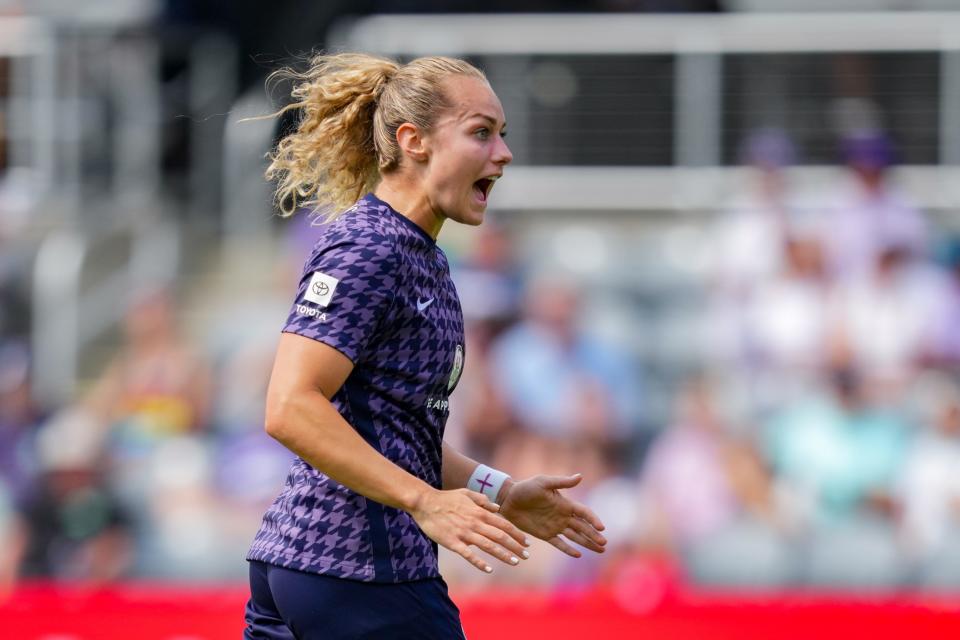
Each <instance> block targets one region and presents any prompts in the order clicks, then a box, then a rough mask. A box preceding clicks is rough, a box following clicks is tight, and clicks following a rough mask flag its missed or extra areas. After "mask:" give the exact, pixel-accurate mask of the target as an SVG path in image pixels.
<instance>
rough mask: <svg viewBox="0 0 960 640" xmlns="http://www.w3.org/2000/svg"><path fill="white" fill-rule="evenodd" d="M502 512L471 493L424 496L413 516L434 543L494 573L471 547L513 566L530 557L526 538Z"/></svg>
mask: <svg viewBox="0 0 960 640" xmlns="http://www.w3.org/2000/svg"><path fill="white" fill-rule="evenodd" d="M499 510H500V508H499V507H498V506H497V505H496V503H493V502H491V501H490V500H489V499H488V498H487V496H485V495H483V494H482V493H477V492H475V491H470V490H468V489H456V490H453V491H436V490H434V491H431V492H429V493H426V494H424V495H423V496H422V497H421V499H420V500H419V502H418V503H417V505H416V507H415V508H414V509H412V510H411V511H410V515H411V516H413V519H414V520H416V522H417V524H418V525H420V529H422V530H423V532H424V533H425V534H427V536H429V537H430V539H431V540H433V541H434V542H436V543H437V544H440V545H443V546H444V547H446V548H447V549H450V550H451V551H453V552H454V553H457V554H459V555H461V556H463V557H464V558H465V559H466V560H467V562H469V563H470V564H472V565H473V566H475V567H476V568H478V569H480V570H481V571H485V572H487V573H490V572H492V571H493V567H491V566H490V565H488V564H487V562H486V560H484V559H483V558H482V557H480V556H479V555H478V554H476V553H475V552H474V551H473V549H471V546H473V547H477V548H478V549H482V550H483V551H485V552H487V553H488V554H490V555H491V556H493V557H494V558H497V559H498V560H501V561H502V562H504V563H506V564H509V565H511V566H513V565H517V564H519V563H520V560H521V559H523V558H526V557H528V556H529V554H528V553H527V551H526V550H525V549H524V547H526V546H527V545H528V543H527V541H526V536H524V535H523V533H522V532H521V531H520V530H519V529H517V528H516V527H515V526H513V525H512V524H511V523H510V522H508V521H506V520H504V519H503V518H501V517H499V516H497V515H496V514H497V512H498V511H499Z"/></svg>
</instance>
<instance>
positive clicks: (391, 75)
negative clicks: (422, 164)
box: [266, 53, 486, 217]
mask: <svg viewBox="0 0 960 640" xmlns="http://www.w3.org/2000/svg"><path fill="white" fill-rule="evenodd" d="M454 75H462V76H469V77H474V78H480V79H482V80H484V81H485V80H486V77H485V76H484V75H483V72H481V71H480V70H479V69H477V68H476V67H474V66H473V65H471V64H470V63H468V62H465V61H463V60H458V59H455V58H446V57H441V56H433V57H427V58H417V59H416V60H413V61H411V62H409V63H407V64H405V65H401V64H399V63H398V62H396V61H395V60H390V59H388V58H380V57H377V56H371V55H367V54H362V53H341V54H336V55H324V54H320V55H317V56H314V57H313V58H312V59H311V60H310V67H309V69H307V70H306V71H304V72H296V71H293V70H292V69H289V68H285V69H281V70H279V71H275V72H274V73H272V74H271V75H270V78H269V79H268V82H271V81H274V80H277V79H291V80H293V81H294V87H293V90H292V92H291V96H292V98H293V101H292V102H291V103H290V104H289V105H287V106H286V107H284V108H283V109H281V110H280V111H277V112H276V113H274V114H273V115H272V116H271V117H277V116H280V115H281V114H283V113H286V112H287V111H290V110H293V109H298V110H299V111H300V117H299V120H298V124H297V128H296V131H294V132H293V133H290V134H288V135H286V136H284V137H283V138H281V140H280V142H279V143H277V146H276V148H275V149H274V150H273V151H272V152H271V153H270V154H269V156H268V157H269V158H270V166H269V167H267V170H266V177H267V179H268V180H276V181H277V187H276V193H275V196H274V198H275V201H276V204H277V206H278V208H279V209H280V215H281V216H284V217H286V216H290V215H292V214H293V212H294V211H296V210H297V209H299V208H301V207H310V208H312V209H313V210H314V211H317V210H319V209H321V208H324V207H330V212H331V213H330V214H329V216H330V217H332V216H333V215H336V212H338V211H341V210H343V209H345V208H347V207H349V206H350V205H352V204H353V203H354V202H355V201H356V200H358V199H359V198H360V197H361V196H363V195H364V194H365V193H367V192H368V191H371V190H372V189H373V188H374V187H375V186H376V184H377V183H378V182H379V181H380V176H381V175H383V174H386V173H390V172H391V171H394V170H396V169H397V167H399V166H400V161H401V158H402V154H401V151H400V146H399V144H398V143H397V129H398V128H399V127H400V125H402V124H403V123H405V122H409V123H411V124H413V125H415V126H416V127H418V128H419V129H421V130H423V131H429V130H430V128H431V127H432V126H433V124H434V122H435V121H436V116H437V114H438V113H439V112H440V111H441V110H443V109H445V108H448V107H449V106H450V101H449V99H448V97H447V96H446V95H445V94H444V91H443V82H444V80H446V79H447V78H448V77H450V76H454Z"/></svg>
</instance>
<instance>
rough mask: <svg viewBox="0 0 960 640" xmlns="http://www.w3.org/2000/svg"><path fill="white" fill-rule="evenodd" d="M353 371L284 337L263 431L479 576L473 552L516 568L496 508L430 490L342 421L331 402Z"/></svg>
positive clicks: (320, 348)
mask: <svg viewBox="0 0 960 640" xmlns="http://www.w3.org/2000/svg"><path fill="white" fill-rule="evenodd" d="M352 370H353V363H352V362H351V361H350V359H349V358H348V357H347V356H345V355H344V354H343V353H341V352H340V351H338V350H337V349H334V348H333V347H331V346H328V345H326V344H324V343H322V342H319V341H316V340H312V339H310V338H307V337H304V336H300V335H296V334H292V333H283V334H281V337H280V344H279V346H278V349H277V356H276V360H275V361H274V366H273V373H272V374H271V377H270V386H269V388H268V391H267V406H266V422H265V425H266V431H267V433H268V434H269V435H270V436H271V437H273V438H275V439H276V440H278V441H279V442H280V443H281V444H283V445H284V446H285V447H287V448H288V449H290V450H291V451H292V452H294V453H295V454H297V455H298V456H300V457H301V458H302V459H303V460H304V461H306V462H307V463H308V464H310V465H311V466H312V467H314V468H315V469H317V470H318V471H320V472H322V473H324V474H326V475H327V476H329V477H331V478H333V479H334V480H336V481H337V482H339V483H341V484H343V485H344V486H346V487H349V488H350V489H352V490H353V491H356V492H357V493H359V494H360V495H362V496H365V497H366V498H369V499H371V500H375V501H377V502H380V503H382V504H385V505H388V506H391V507H394V508H397V509H402V510H404V511H406V512H407V513H409V514H410V515H411V516H412V517H413V518H414V520H416V522H417V524H418V525H419V526H420V528H421V529H422V530H423V532H424V533H425V534H427V536H429V537H430V538H431V539H432V540H434V541H435V542H437V543H438V544H441V545H443V546H444V547H446V548H448V549H450V550H451V551H453V552H454V553H457V554H459V555H461V556H463V557H464V558H465V559H466V560H467V561H469V562H470V563H471V564H473V565H474V566H476V567H477V568H478V569H480V570H481V571H487V572H489V571H492V568H490V567H489V566H488V565H487V563H486V561H485V560H484V559H483V558H481V557H479V556H478V555H477V554H475V553H474V552H473V550H472V549H471V548H470V547H471V546H475V547H477V548H479V549H483V550H484V551H486V552H487V553H489V554H490V555H492V556H494V557H495V558H498V559H499V560H501V561H503V562H505V563H507V564H511V565H514V564H517V563H518V562H519V558H520V557H522V551H523V540H524V535H523V533H521V531H520V530H519V529H517V527H515V526H514V525H513V524H511V523H510V522H508V521H507V520H505V519H503V518H500V517H497V516H496V515H495V514H496V513H497V511H498V509H499V507H497V505H496V504H494V503H492V502H490V501H489V500H488V499H487V497H486V496H484V495H483V494H481V493H477V492H474V491H469V490H467V489H457V490H453V491H441V490H438V489H434V488H433V487H432V486H430V485H429V484H427V483H426V482H424V481H423V480H420V479H419V478H417V477H416V476H414V475H412V474H410V473H408V472H407V471H405V470H404V469H402V468H400V467H399V466H397V465H396V464H394V463H393V462H391V461H390V460H388V459H387V458H385V457H384V456H383V455H381V454H380V453H379V452H378V451H377V450H376V449H374V448H373V447H371V446H370V445H369V444H367V442H366V441H365V440H364V439H363V437H361V436H360V434H359V433H357V431H356V430H355V429H354V428H353V427H351V426H350V425H349V424H348V423H347V422H346V420H344V419H343V417H342V416H341V415H340V413H339V412H338V411H337V409H336V407H334V406H333V405H332V404H331V402H330V398H332V397H333V395H334V394H335V393H336V392H337V390H339V389H340V387H341V386H342V385H343V383H344V382H345V381H346V379H347V376H349V375H350V372H351V371H352Z"/></svg>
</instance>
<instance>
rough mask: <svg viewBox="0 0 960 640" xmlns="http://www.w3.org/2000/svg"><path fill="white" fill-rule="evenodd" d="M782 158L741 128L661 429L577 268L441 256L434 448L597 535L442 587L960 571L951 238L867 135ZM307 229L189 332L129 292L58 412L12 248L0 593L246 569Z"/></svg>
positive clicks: (2, 389) (762, 136)
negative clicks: (459, 336)
mask: <svg viewBox="0 0 960 640" xmlns="http://www.w3.org/2000/svg"><path fill="white" fill-rule="evenodd" d="M794 156H795V151H794V149H793V148H792V146H791V144H790V141H789V140H788V139H786V137H784V136H783V134H781V133H779V132H777V131H772V130H771V131H760V132H757V133H756V134H755V135H754V136H752V137H751V138H750V139H749V140H748V141H747V142H746V144H745V145H744V158H743V159H744V163H745V164H746V165H747V166H749V167H750V169H749V171H750V183H749V184H748V185H746V186H744V187H743V188H740V189H736V190H735V197H734V198H733V199H732V201H731V203H730V204H729V206H726V207H724V208H723V210H718V211H717V212H716V213H715V215H713V216H712V217H711V219H710V220H709V221H708V224H709V228H708V229H707V230H706V231H705V233H704V238H709V242H704V243H703V244H702V246H701V250H702V252H703V253H704V254H705V255H706V256H708V262H709V264H710V265H711V267H710V268H709V269H708V270H707V271H706V272H707V273H708V274H709V276H708V277H707V278H706V279H705V280H703V281H702V282H700V283H699V289H698V290H699V291H700V294H701V295H700V296H699V300H700V303H701V305H700V308H699V309H698V310H697V316H698V320H699V323H698V325H697V326H699V327H700V328H701V329H702V330H701V331H699V334H698V335H697V336H693V337H691V339H694V340H697V345H696V349H697V350H698V351H699V353H700V354H701V357H700V358H699V364H698V366H697V367H696V368H695V370H684V371H681V372H679V374H678V376H677V380H678V381H677V383H676V384H675V385H673V387H672V392H671V397H672V398H673V409H672V410H671V411H670V412H668V415H667V418H666V419H665V420H664V419H663V418H662V417H661V416H659V415H658V414H655V413H654V412H652V411H651V410H650V404H649V402H648V395H647V393H646V389H647V383H648V382H649V377H650V375H651V374H650V371H649V367H648V366H646V364H647V363H645V362H644V361H643V358H642V357H640V356H639V355H638V354H635V353H633V352H631V350H630V349H628V348H625V347H624V345H621V344H618V343H617V342H616V341H612V340H610V339H609V337H606V338H605V337H603V336H601V335H597V334H595V333H594V332H592V331H591V329H590V327H589V326H587V324H586V323H584V322H582V321H581V318H582V314H581V309H582V308H583V306H584V305H585V303H586V302H587V301H588V300H589V297H590V295H591V293H590V292H591V291H592V290H593V288H592V287H591V286H589V285H590V284H591V283H588V282H583V281H582V279H578V277H576V276H574V275H572V274H569V273H564V272H562V271H557V270H543V269H537V268H536V267H537V265H536V256H523V255H520V252H519V251H518V250H517V247H516V244H515V242H514V240H515V238H514V235H513V234H512V231H511V227H510V225H509V224H507V222H508V221H507V220H504V219H497V218H495V217H494V218H493V219H491V220H490V221H489V223H488V224H485V225H484V226H482V227H481V228H479V229H475V230H470V238H471V241H470V243H469V245H468V246H467V247H466V248H463V249H461V250H458V251H451V257H452V258H453V259H454V260H453V262H454V264H455V269H454V280H455V282H456V283H457V286H458V289H459V291H460V293H461V297H462V303H463V310H464V315H465V319H466V325H467V358H466V366H465V369H464V373H463V378H462V382H461V384H460V386H459V388H458V391H457V393H456V394H455V395H454V397H453V398H452V402H451V407H452V408H451V418H450V421H449V423H448V427H447V434H446V438H447V439H448V440H449V441H451V442H452V443H453V444H454V445H455V446H457V447H459V448H461V449H462V450H463V451H464V452H466V453H467V454H468V455H471V456H472V457H474V458H476V459H478V460H481V461H483V462H485V463H487V464H490V465H492V466H495V467H497V468H500V469H503V470H505V471H508V472H509V473H511V474H512V475H514V476H515V477H527V476H530V475H533V474H536V473H572V472H580V473H583V474H584V477H585V480H584V482H583V484H582V485H581V486H580V487H578V488H577V489H576V490H575V491H574V492H575V493H576V495H577V497H578V498H579V499H581V500H584V501H585V502H587V503H588V504H589V505H591V506H592V508H593V509H594V510H595V511H596V512H597V513H598V514H599V515H600V516H601V517H602V518H603V519H604V520H605V521H606V523H607V525H608V529H607V532H606V533H607V536H608V538H609V540H610V548H609V550H608V552H607V553H605V554H603V555H602V556H590V557H585V558H583V559H580V560H576V561H573V560H571V559H569V558H566V557H565V556H563V555H562V554H559V553H557V552H553V551H548V550H547V549H546V548H544V549H543V550H542V551H538V552H537V553H535V554H534V558H533V559H532V560H530V561H528V562H526V563H524V566H523V568H522V569H520V570H514V571H509V570H501V571H498V572H497V573H496V574H495V575H494V576H493V578H490V577H488V576H485V575H484V576H483V577H482V578H481V577H480V576H479V574H476V572H474V571H473V570H472V569H471V568H470V567H469V566H468V565H466V563H462V562H458V561H457V559H456V558H450V557H449V556H445V557H444V560H443V564H444V571H445V575H446V576H447V578H448V580H449V581H450V582H451V583H453V584H458V585H464V584H467V583H471V582H477V581H480V580H482V581H484V582H483V584H488V581H489V580H491V579H492V580H495V581H502V582H521V583H529V584H595V583H597V582H605V581H613V582H615V583H616V582H617V581H621V580H624V579H628V578H629V576H628V578H624V576H625V574H627V573H630V575H632V576H633V577H634V578H636V576H637V575H639V574H638V573H637V567H638V566H658V567H670V569H669V570H670V571H675V572H676V573H677V574H678V575H681V576H683V579H685V580H690V581H693V582H696V583H700V584H716V585H728V586H729V585H736V586H753V587H761V588H782V587H798V586H810V587H817V586H845V587H852V588H858V589H860V588H864V589H870V588H903V587H922V588H950V587H953V588H960V543H958V540H960V538H958V537H957V536H956V535H955V534H956V532H957V531H956V530H957V528H958V527H957V525H958V523H960V474H958V473H957V472H956V470H957V469H960V381H958V380H960V379H958V375H957V374H958V371H960V330H958V329H960V243H956V242H950V241H949V236H948V235H946V234H944V233H942V232H940V231H938V230H937V229H935V225H934V224H933V223H932V221H930V220H928V219H927V217H926V216H925V215H924V213H923V212H921V211H919V210H918V209H917V208H916V207H914V206H913V205H912V204H911V202H910V198H909V196H908V195H907V194H905V193H903V192H902V191H900V190H898V189H897V187H896V186H895V184H894V183H893V182H892V181H891V180H890V179H889V169H890V168H891V167H892V166H893V165H894V164H895V161H896V150H895V148H894V146H893V144H892V143H891V141H890V140H889V139H887V138H886V137H885V136H883V135H882V134H880V133H878V132H865V133H862V134H858V135H853V136H850V137H848V138H847V139H846V140H845V141H844V144H843V160H844V162H845V165H846V175H845V177H844V181H843V183H842V184H837V185H831V188H830V190H829V191H826V192H824V193H823V194H820V195H819V197H818V198H817V199H816V201H815V203H814V204H813V205H811V201H810V200H809V199H807V200H805V201H802V202H801V201H800V200H799V199H797V198H796V197H795V194H794V192H793V190H792V189H791V185H790V183H789V182H788V180H787V178H786V173H785V171H784V170H785V169H786V168H788V167H789V166H790V165H791V164H792V163H793V162H795V161H796V158H795V157H794ZM315 233H316V228H315V227H313V226H311V225H310V224H309V221H308V220H307V218H306V217H301V218H300V219H298V220H295V221H292V222H289V223H287V225H286V227H285V231H284V234H283V235H284V238H283V240H282V241H281V247H282V253H283V254H285V255H286V256H288V258H289V259H288V261H286V263H285V264H283V265H281V267H280V268H278V273H277V276H276V277H277V281H278V282H280V281H282V282H283V283H284V284H282V285H278V286H276V287H273V288H272V289H271V291H270V292H264V293H263V296H262V297H261V298H260V299H258V300H256V301H255V302H254V303H253V304H250V305H247V306H244V305H243V304H242V303H240V302H236V301H234V302H235V304H233V306H227V305H223V306H219V307H218V314H217V316H216V320H215V321H214V322H213V323H212V326H210V327H208V328H207V331H206V335H205V336H203V337H202V338H197V337H192V336H189V335H188V334H187V332H185V331H183V330H182V312H183V311H184V309H183V308H182V307H181V306H179V305H178V303H177V301H176V300H177V298H176V293H177V292H174V291H169V290H165V289H160V288H157V289H151V290H144V291H139V292H137V294H136V295H135V296H133V297H132V298H131V299H130V301H129V307H128V310H127V313H126V319H125V322H124V326H123V328H122V329H123V338H122V345H121V346H120V348H119V349H118V350H117V352H116V354H115V355H114V357H113V358H112V360H111V361H110V363H109V364H108V365H107V366H106V367H105V368H104V370H103V371H102V372H100V374H99V375H97V376H96V377H95V379H93V380H91V381H89V383H88V384H86V385H84V387H83V392H82V393H81V394H80V395H79V396H78V398H77V399H76V400H75V402H73V403H72V404H70V405H68V406H64V407H46V408H41V407H38V406H37V405H36V404H35V403H34V401H33V394H32V392H31V388H30V384H31V377H30V353H29V349H28V348H27V345H28V340H27V338H28V335H27V332H28V330H29V324H28V323H26V322H24V321H23V319H24V318H26V317H27V308H28V305H26V303H25V296H24V291H23V290H22V287H23V282H24V279H23V278H21V277H15V274H13V272H12V271H10V270H9V269H6V267H5V266H4V265H3V264H2V263H0V269H2V270H3V271H0V276H2V278H3V279H2V282H0V285H2V287H0V295H2V299H3V303H2V306H0V311H2V313H0V327H2V338H0V585H5V586H6V587H9V586H10V585H11V584H13V582H14V581H15V580H16V579H17V577H18V576H19V577H21V578H34V577H46V578H55V579H76V580H87V581H112V580H117V579H124V578H129V577H152V578H175V579H179V580H183V579H204V580H207V579H212V580H223V579H242V578H243V577H244V576H245V573H246V567H245V563H244V562H243V557H244V553H245V550H246V547H247V545H248V544H249V542H250V540H251V537H252V535H253V533H254V531H255V529H256V527H257V525H258V523H259V518H260V516H261V515H262V513H263V511H264V509H265V508H266V506H267V505H268V504H269V502H270V501H271V500H272V499H273V498H274V497H275V495H276V494H277V493H278V492H279V489H280V487H281V484H282V482H283V479H284V477H285V475H286V472H287V468H288V467H289V464H290V462H291V459H292V454H290V453H289V452H287V451H286V450H284V449H283V448H282V447H281V446H280V445H278V444H277V443H275V442H273V441H272V440H270V438H269V437H267V436H266V435H265V434H264V433H263V429H262V417H263V401H264V396H265V392H266V385H267V381H268V377H269V372H270V367H271V365H272V355H273V349H274V347H275V345H276V340H277V337H278V333H277V332H278V331H279V329H280V327H281V326H282V323H283V319H284V317H285V314H286V312H287V309H288V306H289V304H290V303H291V302H292V299H293V293H294V290H295V289H294V287H295V283H296V280H297V273H298V271H299V268H300V265H301V264H302V261H303V259H304V258H305V256H306V255H307V253H308V252H309V249H310V246H311V244H312V234H315ZM8 272H9V273H8ZM638 330H642V329H638ZM661 570H663V569H661ZM631 572H632V573H631Z"/></svg>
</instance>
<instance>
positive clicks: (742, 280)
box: [711, 129, 795, 299]
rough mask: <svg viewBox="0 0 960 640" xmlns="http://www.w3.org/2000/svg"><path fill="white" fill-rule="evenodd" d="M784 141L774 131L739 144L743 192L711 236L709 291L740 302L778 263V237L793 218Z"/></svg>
mask: <svg viewBox="0 0 960 640" xmlns="http://www.w3.org/2000/svg"><path fill="white" fill-rule="evenodd" d="M794 156H795V154H794V149H793V144H792V143H791V142H790V139H789V138H787V136H786V135H785V134H784V133H782V132H781V131H779V130H776V129H761V130H758V131H755V132H753V133H752V134H751V135H750V136H749V137H748V138H747V140H746V141H745V142H744V144H743V148H742V150H741V153H740V159H741V162H742V163H743V164H744V165H745V166H746V167H748V169H749V175H748V180H749V182H748V183H747V185H746V188H744V189H742V190H738V191H737V192H735V193H734V194H733V198H732V202H731V203H730V205H729V206H728V207H727V209H726V210H725V211H724V212H723V213H722V214H721V215H720V217H719V218H718V220H717V224H716V228H715V229H714V230H713V233H712V234H711V238H712V239H713V242H711V251H712V252H713V269H712V277H713V278H714V281H713V283H712V284H713V287H714V288H715V289H718V290H720V291H722V292H723V293H724V294H725V295H727V296H729V297H731V298H735V299H743V298H744V297H748V296H749V294H750V292H751V291H752V289H753V288H754V287H755V286H756V285H758V284H759V283H762V282H763V281H764V280H765V279H766V278H768V277H771V276H773V275H775V274H776V273H777V272H778V271H779V270H780V266H781V264H782V263H783V238H784V233H785V229H786V225H787V223H788V221H789V220H790V218H791V216H792V215H793V210H794V208H795V207H794V205H792V204H791V203H790V200H789V198H790V196H789V193H788V188H787V181H786V176H785V174H784V169H786V168H788V167H789V166H790V165H791V164H793V162H794Z"/></svg>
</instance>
